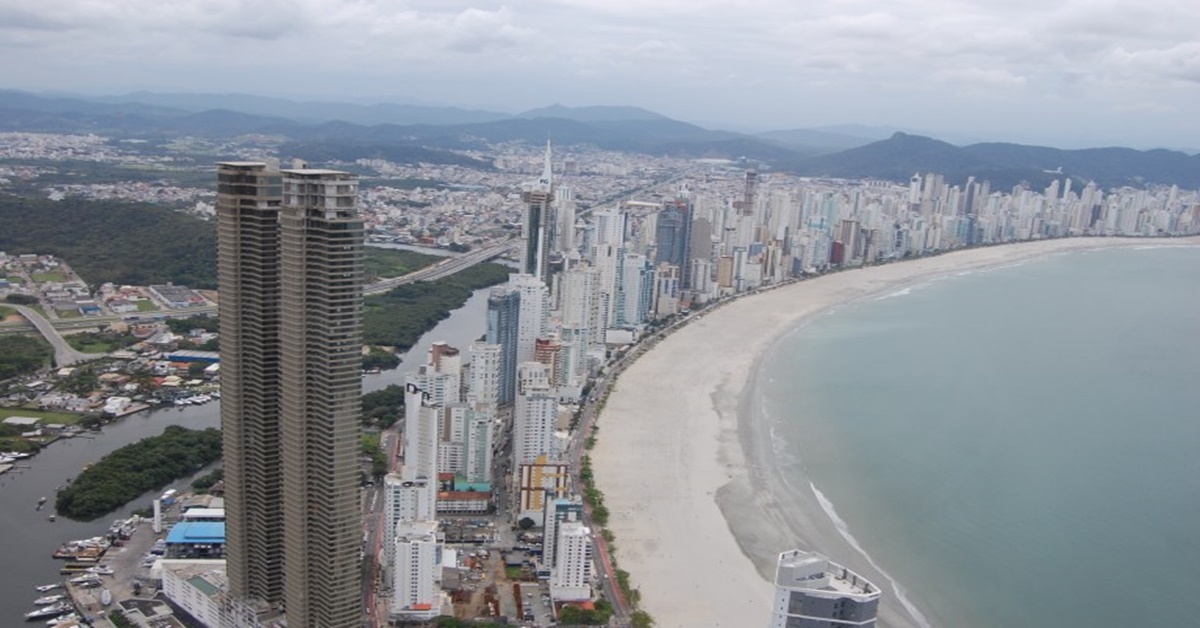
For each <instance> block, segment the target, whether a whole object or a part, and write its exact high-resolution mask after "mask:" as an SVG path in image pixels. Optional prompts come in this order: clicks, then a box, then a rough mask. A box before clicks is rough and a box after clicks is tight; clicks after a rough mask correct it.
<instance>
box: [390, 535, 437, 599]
mask: <svg viewBox="0 0 1200 628" xmlns="http://www.w3.org/2000/svg"><path fill="white" fill-rule="evenodd" d="M394 545H395V547H394V550H393V553H394V554H395V557H396V558H395V569H394V570H393V573H392V603H391V609H390V610H391V612H390V613H389V614H390V616H391V619H393V620H395V621H429V620H431V619H433V618H434V617H437V616H438V615H440V614H441V611H442V608H441V607H442V600H441V598H442V591H441V586H440V584H441V583H440V581H441V578H440V576H441V553H442V551H441V550H442V548H441V544H440V543H438V540H437V522H436V521H419V522H413V523H406V524H403V525H401V526H399V527H397V529H396V536H395V541H394Z"/></svg>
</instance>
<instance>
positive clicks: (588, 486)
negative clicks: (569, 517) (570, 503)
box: [579, 456, 608, 528]
mask: <svg viewBox="0 0 1200 628" xmlns="http://www.w3.org/2000/svg"><path fill="white" fill-rule="evenodd" d="M579 479H580V481H582V482H583V500H584V501H585V502H587V504H588V505H589V506H591V507H592V520H593V521H595V522H596V523H597V524H599V525H600V526H601V527H602V528H603V527H604V526H606V525H608V506H605V505H604V493H601V492H600V489H598V488H596V484H595V477H594V476H593V475H592V459H591V458H589V457H588V456H584V457H583V458H582V459H581V461H580V468H579Z"/></svg>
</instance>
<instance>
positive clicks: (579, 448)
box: [567, 312, 704, 626]
mask: <svg viewBox="0 0 1200 628" xmlns="http://www.w3.org/2000/svg"><path fill="white" fill-rule="evenodd" d="M703 315H704V313H703V312H689V313H687V314H684V315H682V316H676V317H674V318H673V319H671V321H670V322H669V323H668V324H667V325H666V326H664V327H663V328H662V329H659V330H657V331H655V332H653V333H651V334H650V335H648V336H646V337H644V338H642V339H641V340H639V341H638V343H637V344H635V345H631V346H630V348H629V349H628V350H626V351H625V353H624V354H622V355H621V356H620V357H618V358H617V359H616V360H614V361H613V362H612V363H611V364H610V365H609V366H608V368H607V369H605V370H604V371H603V372H602V374H601V375H600V376H599V377H597V378H596V380H595V382H594V384H593V386H592V389H591V390H590V391H589V392H588V396H587V401H586V402H585V403H584V405H583V408H582V409H581V410H580V417H579V429H578V430H577V431H576V435H577V436H576V438H574V439H572V441H571V443H570V445H569V454H568V456H567V459H568V460H570V462H571V466H572V473H571V476H572V478H574V480H573V482H574V483H575V486H574V490H575V492H577V493H582V486H581V485H580V481H579V471H580V470H581V469H582V468H583V466H582V456H583V449H584V446H585V444H586V443H587V440H588V438H589V437H590V436H591V435H592V432H593V430H594V427H595V422H596V417H597V415H598V413H599V407H598V406H599V405H600V404H602V403H603V400H604V399H605V398H606V397H607V396H608V393H609V389H610V388H611V387H612V384H613V383H614V382H615V381H616V380H617V377H618V376H619V375H620V374H621V372H622V371H624V370H625V367H627V366H629V365H630V364H632V363H633V362H634V360H637V358H638V357H639V356H641V354H642V353H644V352H645V351H647V350H649V349H651V348H653V347H654V345H656V344H658V342H659V341H660V340H662V339H663V338H664V337H666V336H667V335H669V334H671V333H672V332H673V331H675V330H676V329H678V328H679V327H682V326H684V325H686V324H688V323H689V322H690V321H691V320H692V318H693V317H696V318H699V317H701V316H703ZM598 400H599V403H597V401H598ZM584 510H585V513H586V516H587V518H588V520H589V521H590V520H591V516H592V509H591V507H590V506H589V505H588V504H587V501H586V500H585V501H584ZM593 527H598V526H593ZM592 544H593V552H592V556H593V557H594V558H595V562H596V569H597V571H598V572H599V573H598V574H597V575H598V576H599V578H600V587H601V589H603V591H604V595H605V597H607V598H608V599H610V600H612V601H613V609H614V610H615V611H616V612H615V614H614V616H613V620H612V625H614V626H615V625H627V622H628V617H629V613H630V609H629V602H628V600H626V599H625V594H624V592H622V591H621V587H620V586H619V585H618V583H617V579H616V568H615V567H614V566H613V562H612V556H611V555H610V553H609V551H608V543H607V542H606V541H605V539H604V536H603V535H601V534H596V535H595V536H593V538H592Z"/></svg>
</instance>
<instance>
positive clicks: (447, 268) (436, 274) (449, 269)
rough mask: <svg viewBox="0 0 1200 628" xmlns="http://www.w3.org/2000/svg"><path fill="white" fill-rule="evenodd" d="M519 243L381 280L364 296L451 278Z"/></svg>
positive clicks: (450, 258) (506, 244) (441, 262)
mask: <svg viewBox="0 0 1200 628" xmlns="http://www.w3.org/2000/svg"><path fill="white" fill-rule="evenodd" d="M517 244H518V241H516V240H506V241H504V242H501V243H500V244H493V245H491V246H486V247H483V248H481V249H475V250H474V251H469V252H467V253H464V254H462V255H459V256H458V257H449V258H446V259H444V260H442V261H440V262H438V263H436V264H434V265H433V266H426V267H425V268H422V269H420V270H415V271H413V272H411V273H409V274H407V275H404V276H402V277H393V278H391V279H381V280H379V281H376V282H375V283H373V284H370V285H368V286H366V287H365V288H363V294H368V295H369V294H382V293H384V292H387V291H388V290H391V289H393V288H396V287H398V286H403V285H405V284H410V283H414V282H417V281H433V280H435V279H441V278H443V277H449V276H450V275H453V274H454V273H457V272H461V271H463V270H466V269H468V268H470V267H472V266H474V265H476V264H481V263H483V262H486V261H488V260H493V259H496V258H497V257H500V256H501V255H504V254H505V253H507V252H509V251H510V250H512V249H513V247H515V246H517Z"/></svg>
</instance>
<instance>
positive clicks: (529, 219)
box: [521, 142, 556, 285]
mask: <svg viewBox="0 0 1200 628" xmlns="http://www.w3.org/2000/svg"><path fill="white" fill-rule="evenodd" d="M521 200H522V201H523V202H524V203H525V220H524V222H523V223H522V226H521V240H522V244H523V246H522V248H521V272H522V273H524V274H526V275H533V276H534V277H537V278H538V279H541V280H542V281H545V282H546V283H547V285H549V283H550V255H551V254H552V253H555V252H556V251H555V246H554V244H555V243H554V234H555V215H554V204H553V203H554V184H553V171H552V169H551V167H550V142H546V160H545V163H544V164H543V166H542V175H541V176H540V177H539V178H538V180H537V181H533V182H530V183H528V184H526V185H525V189H524V190H523V191H522V192H521Z"/></svg>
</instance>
